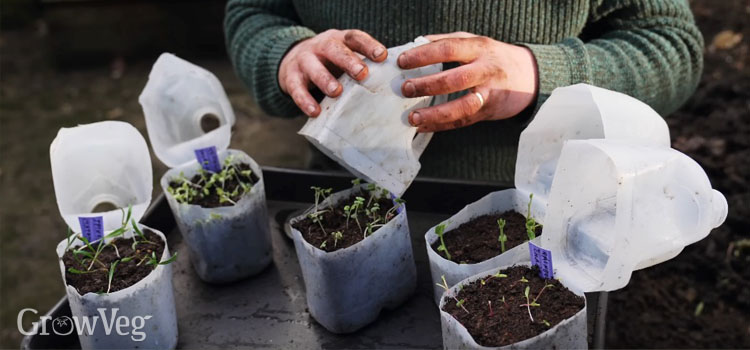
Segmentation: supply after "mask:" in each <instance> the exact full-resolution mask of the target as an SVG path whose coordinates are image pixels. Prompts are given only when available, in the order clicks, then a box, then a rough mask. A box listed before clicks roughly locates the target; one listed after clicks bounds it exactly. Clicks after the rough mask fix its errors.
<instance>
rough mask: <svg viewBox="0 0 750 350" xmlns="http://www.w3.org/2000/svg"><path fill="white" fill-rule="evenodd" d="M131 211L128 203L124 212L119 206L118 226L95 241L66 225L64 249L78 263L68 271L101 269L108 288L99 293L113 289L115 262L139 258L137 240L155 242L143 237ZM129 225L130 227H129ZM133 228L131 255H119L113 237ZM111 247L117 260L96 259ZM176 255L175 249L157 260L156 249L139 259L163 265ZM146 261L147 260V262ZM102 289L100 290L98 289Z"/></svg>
mask: <svg viewBox="0 0 750 350" xmlns="http://www.w3.org/2000/svg"><path fill="white" fill-rule="evenodd" d="M131 215H132V206H129V207H128V211H127V212H125V211H124V210H122V217H123V219H122V222H121V226H120V227H118V228H117V229H115V230H113V231H112V232H110V233H108V234H107V235H105V236H104V238H103V239H102V240H99V241H96V242H90V241H89V240H88V239H86V237H84V236H83V235H81V234H77V233H74V232H73V231H72V230H71V229H70V228H68V232H67V246H66V251H70V252H71V254H72V257H73V259H74V260H75V261H76V263H78V267H80V268H76V267H68V269H67V272H69V273H72V274H79V275H80V274H89V273H94V272H104V273H106V276H107V290H106V291H105V292H103V293H102V294H109V292H110V291H111V289H112V282H113V280H114V275H115V271H116V269H117V266H118V264H120V263H127V262H130V261H131V260H134V259H136V258H139V256H138V255H139V251H138V250H136V249H135V247H136V246H137V245H138V244H153V245H155V244H156V243H154V242H152V241H150V240H148V239H147V238H146V235H145V234H143V232H142V231H141V230H140V228H139V227H138V225H137V223H136V222H135V219H133V218H131ZM129 226H130V227H129ZM131 229H132V232H133V237H132V239H133V244H132V248H133V253H132V254H133V255H130V256H125V257H123V256H121V255H120V251H119V250H118V248H117V246H116V245H115V244H114V243H113V241H114V239H115V238H119V237H123V236H124V235H125V233H127V232H128V230H131ZM76 239H77V240H79V241H81V242H82V243H83V245H81V246H80V247H77V248H75V249H73V248H72V244H73V243H74V242H75V240H76ZM107 247H110V248H112V249H113V250H114V251H115V254H116V256H117V258H118V259H117V260H114V261H112V262H111V263H110V264H109V265H107V264H105V263H104V262H102V261H101V260H100V259H99V256H100V255H101V253H102V252H103V251H104V250H105V249H106V248H107ZM176 258H177V254H176V253H175V254H174V255H173V256H172V257H171V258H169V259H167V260H164V261H161V262H160V261H158V259H156V253H155V252H153V251H152V252H151V256H148V255H146V256H144V257H143V258H142V259H141V260H140V262H139V264H137V265H140V263H141V262H143V261H146V260H154V261H155V262H153V263H150V264H153V265H154V266H156V265H157V264H158V265H166V264H169V263H171V262H173V261H175V259H176ZM147 265H149V264H147ZM100 293H101V292H100Z"/></svg>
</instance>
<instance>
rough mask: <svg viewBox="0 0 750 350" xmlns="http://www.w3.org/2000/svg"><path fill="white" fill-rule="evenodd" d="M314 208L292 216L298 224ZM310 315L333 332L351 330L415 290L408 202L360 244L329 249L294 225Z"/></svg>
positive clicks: (334, 198) (338, 197) (340, 195)
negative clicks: (312, 240)
mask: <svg viewBox="0 0 750 350" xmlns="http://www.w3.org/2000/svg"><path fill="white" fill-rule="evenodd" d="M353 191H355V189H349V190H345V191H340V192H336V193H334V194H332V195H331V196H329V197H328V198H327V199H326V200H325V201H324V202H323V204H322V205H324V206H326V205H328V203H332V205H334V206H335V205H336V204H337V203H339V202H340V201H342V200H345V199H348V198H349V196H350V195H351V193H352V192H353ZM310 210H313V208H310V209H309V210H308V211H306V212H305V213H304V214H303V215H301V216H298V217H296V218H293V219H292V220H290V223H291V224H294V223H296V222H298V221H300V220H303V219H305V218H306V217H307V214H308V213H310V212H311V211H310ZM292 237H293V239H294V248H295V249H296V251H297V258H298V259H299V263H300V267H301V268H302V277H303V279H304V281H305V294H306V295H307V306H308V308H309V310H310V315H312V317H313V318H315V320H316V321H318V323H320V324H321V325H323V327H325V328H326V329H327V330H329V331H331V332H333V333H351V332H354V331H356V330H358V329H360V328H362V327H364V326H366V325H368V324H370V323H371V322H373V321H375V319H377V317H378V315H379V314H380V311H381V310H383V309H384V308H387V309H393V308H395V307H397V306H399V305H400V304H402V303H403V302H404V301H406V299H408V298H409V296H410V295H411V294H412V293H413V292H414V289H415V288H416V285H417V268H416V265H415V263H414V256H413V254H412V248H411V236H409V225H408V222H407V218H406V206H402V207H401V211H400V212H399V213H398V214H397V215H396V216H395V217H394V218H392V219H391V221H389V222H388V223H387V224H385V226H382V227H380V228H379V229H378V230H376V231H375V232H374V233H373V234H372V235H370V236H368V237H367V238H365V239H364V240H362V241H359V242H357V243H356V244H354V245H352V246H350V247H347V248H344V249H339V250H336V251H333V252H330V253H329V252H325V251H323V250H321V249H318V247H315V246H313V245H312V244H310V243H308V242H307V241H306V240H305V239H304V237H302V233H300V232H299V231H298V230H296V229H294V228H292Z"/></svg>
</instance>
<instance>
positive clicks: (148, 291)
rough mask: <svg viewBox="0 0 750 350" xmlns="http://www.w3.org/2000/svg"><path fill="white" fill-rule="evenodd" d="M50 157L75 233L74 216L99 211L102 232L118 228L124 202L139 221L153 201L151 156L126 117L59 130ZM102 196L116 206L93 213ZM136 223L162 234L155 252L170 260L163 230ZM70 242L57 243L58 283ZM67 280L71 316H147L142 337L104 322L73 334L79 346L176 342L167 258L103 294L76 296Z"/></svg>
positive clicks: (61, 206) (62, 203)
mask: <svg viewBox="0 0 750 350" xmlns="http://www.w3.org/2000/svg"><path fill="white" fill-rule="evenodd" d="M50 160H51V166H52V180H53V183H54V187H55V195H56V197H57V203H58V207H59V209H60V214H61V215H62V217H63V219H64V220H65V222H66V223H67V224H68V226H69V227H70V228H71V230H73V231H74V232H76V233H79V232H81V229H80V224H79V222H78V217H95V216H102V219H103V222H102V223H103V229H104V233H105V234H106V233H107V232H109V231H113V230H114V229H116V228H119V227H121V225H122V219H123V217H122V216H123V214H124V213H125V211H126V210H127V208H128V206H130V205H132V213H131V218H132V219H133V220H134V222H138V221H140V219H141V217H142V216H143V213H144V212H145V210H146V208H147V207H148V206H149V204H150V203H151V189H152V180H153V179H152V175H151V174H152V170H151V157H150V156H149V153H148V148H147V147H146V141H145V140H144V139H143V136H141V134H140V133H139V132H138V130H136V129H135V128H134V127H133V126H131V125H130V124H128V123H124V122H119V121H104V122H98V123H93V124H87V125H81V126H78V127H74V128H63V129H60V131H59V132H58V134H57V137H56V138H55V140H54V141H52V145H51V146H50ZM100 203H110V204H112V205H114V206H115V207H117V209H115V210H112V211H109V212H106V213H93V212H92V210H93V209H94V207H96V206H97V205H98V204H100ZM138 225H139V227H140V229H141V230H144V229H149V230H151V231H153V232H154V233H156V234H157V235H158V236H159V238H161V239H162V240H163V241H164V252H163V253H162V256H161V257H160V259H161V260H162V261H163V260H166V259H168V258H169V257H170V253H169V247H168V246H167V240H166V238H165V237H164V235H163V234H162V233H161V232H159V231H157V230H155V229H153V228H149V227H146V226H145V225H142V224H138ZM128 227H129V226H128ZM131 237H133V231H132V230H128V231H126V232H125V234H124V239H129V238H131ZM105 239H107V238H106V237H105ZM107 240H109V239H107ZM68 244H69V243H68V241H67V239H63V240H62V241H61V242H60V243H59V244H58V245H57V256H58V258H59V259H60V272H61V274H62V278H63V282H65V265H64V263H63V261H62V257H63V255H64V254H65V252H66V248H68ZM82 244H84V243H83V242H82V241H81V240H79V239H75V240H73V242H72V243H71V244H70V245H71V246H73V247H78V246H81V245H82ZM65 283H66V288H65V290H66V293H67V296H68V302H69V303H70V310H71V313H72V316H73V317H77V318H79V319H81V318H82V317H89V318H91V317H100V314H101V312H102V311H101V310H104V311H105V312H110V311H112V312H115V311H116V312H117V314H118V316H123V317H128V318H129V319H133V317H136V316H138V317H145V316H147V315H150V316H151V317H150V318H149V319H147V320H145V321H144V326H145V327H144V328H143V330H142V331H143V332H144V333H145V337H144V338H143V339H142V340H140V341H136V340H135V339H137V338H133V337H131V336H130V333H127V334H122V335H117V334H109V333H108V332H106V329H105V328H104V327H97V328H94V329H93V331H92V332H91V333H86V332H83V333H80V334H79V336H78V338H79V341H80V343H81V347H82V348H84V349H113V348H137V347H140V348H146V349H173V348H174V347H175V346H176V345H177V316H176V313H175V305H174V294H173V289H172V265H158V266H157V267H156V268H155V269H154V270H153V271H152V272H151V273H149V274H148V275H147V276H146V277H144V278H143V279H141V280H140V281H138V282H137V283H136V284H134V285H132V286H130V287H127V288H125V289H121V290H118V291H116V292H112V293H109V294H102V295H99V294H96V293H86V294H84V295H81V294H80V293H78V290H77V289H76V288H75V287H73V286H69V285H67V282H65Z"/></svg>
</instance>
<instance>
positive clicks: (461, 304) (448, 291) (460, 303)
mask: <svg viewBox="0 0 750 350" xmlns="http://www.w3.org/2000/svg"><path fill="white" fill-rule="evenodd" d="M440 278H442V279H443V284H440V283H435V284H436V285H437V286H438V287H440V288H443V289H445V293H446V294H447V295H448V296H449V297H451V298H453V300H455V301H456V306H457V307H460V308H462V309H463V310H464V311H465V312H466V313H467V314H468V313H470V312H469V310H466V308H465V307H464V303H465V302H466V299H462V300H458V298H456V296H455V295H453V293H451V288H450V287H448V282H447V281H446V280H445V275H443V276H440Z"/></svg>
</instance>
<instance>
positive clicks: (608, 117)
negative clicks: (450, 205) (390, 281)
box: [425, 84, 669, 303]
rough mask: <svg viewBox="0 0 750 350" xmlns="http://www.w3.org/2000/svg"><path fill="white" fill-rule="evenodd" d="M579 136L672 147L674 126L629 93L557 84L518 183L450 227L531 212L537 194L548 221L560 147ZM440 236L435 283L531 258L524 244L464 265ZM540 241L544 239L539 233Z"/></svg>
mask: <svg viewBox="0 0 750 350" xmlns="http://www.w3.org/2000/svg"><path fill="white" fill-rule="evenodd" d="M579 139H580V140H582V139H627V140H633V141H634V142H642V143H646V144H654V145H659V146H663V147H669V129H668V128H667V124H666V122H664V120H663V119H662V118H661V117H660V116H659V115H658V114H657V113H656V112H655V111H654V110H653V109H651V108H650V107H649V106H648V105H646V104H644V103H643V102H641V101H639V100H637V99H635V98H632V97H629V96H627V95H624V94H621V93H618V92H614V91H609V90H605V89H602V88H598V87H594V86H591V85H586V84H578V85H572V86H568V87H564V88H558V89H555V90H554V91H553V93H552V95H551V96H550V97H549V98H548V99H547V101H546V102H545V103H544V105H543V106H542V107H541V109H540V110H539V112H538V113H537V115H536V116H535V117H534V120H533V121H532V122H531V123H530V124H529V126H528V127H527V128H526V129H525V130H524V131H523V132H522V133H521V136H520V140H519V146H518V157H517V159H516V173H515V185H516V188H512V189H507V190H502V191H498V192H493V193H490V194H488V195H487V196H485V197H484V198H482V199H480V200H479V201H477V202H474V203H472V204H469V205H468V206H466V207H465V208H463V209H462V210H461V211H459V212H458V213H457V214H455V215H454V216H452V217H451V218H449V219H448V220H447V223H448V224H447V226H446V230H445V231H446V232H448V231H449V230H451V229H453V228H456V227H458V226H460V225H461V224H464V223H466V222H469V221H471V220H472V219H474V218H476V217H478V216H481V215H487V214H494V213H500V212H504V211H508V210H514V211H516V212H518V213H521V214H523V215H526V212H527V205H528V201H529V195H530V194H533V195H534V199H533V201H532V217H533V218H534V219H536V220H537V222H539V223H541V224H543V225H544V224H546V218H545V216H546V208H547V204H548V196H549V193H550V186H551V185H552V180H553V178H554V177H555V169H556V166H557V162H558V159H559V157H560V152H561V150H562V148H563V145H564V143H565V142H566V141H568V140H579ZM585 169H588V167H585ZM498 233H499V232H498ZM448 234H450V233H448ZM437 240H438V236H437V235H436V234H435V227H432V228H431V229H430V230H429V231H428V232H427V233H426V234H425V243H426V248H427V255H428V257H429V259H430V273H431V275H432V280H433V282H435V283H438V282H440V281H441V277H442V276H445V279H446V282H447V283H448V285H450V286H452V285H454V284H455V283H457V282H458V281H461V280H463V279H465V278H467V277H469V276H472V275H474V274H477V273H479V272H482V271H486V270H489V269H492V268H495V267H498V266H504V265H509V264H513V263H515V262H520V261H529V250H528V245H527V244H522V245H519V246H516V247H514V248H512V249H509V250H507V251H506V252H504V253H502V254H499V255H497V256H496V257H494V258H491V259H488V260H485V261H483V262H480V263H476V264H458V263H455V262H453V261H450V260H447V259H445V258H443V257H442V256H441V255H439V254H438V253H437V252H436V251H434V250H433V249H432V247H431V246H432V244H434V243H435V242H436V241H437ZM536 240H537V242H538V240H539V237H537V239H536ZM498 251H499V248H498ZM433 287H434V298H435V303H438V302H439V300H440V296H441V295H442V293H443V290H442V289H441V288H440V287H438V286H437V285H434V284H433Z"/></svg>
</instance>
